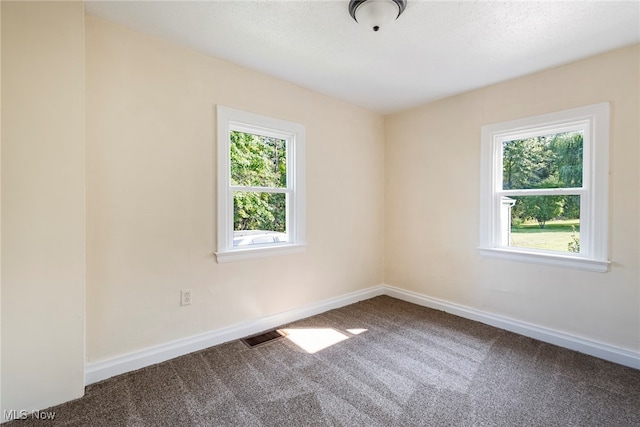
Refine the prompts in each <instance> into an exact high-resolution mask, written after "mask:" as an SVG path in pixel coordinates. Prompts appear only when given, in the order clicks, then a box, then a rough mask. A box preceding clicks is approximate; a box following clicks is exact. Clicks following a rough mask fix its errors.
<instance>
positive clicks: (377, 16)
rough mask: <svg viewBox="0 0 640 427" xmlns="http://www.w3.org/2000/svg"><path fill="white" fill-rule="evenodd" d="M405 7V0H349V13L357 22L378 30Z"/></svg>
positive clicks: (397, 15) (396, 17) (392, 19)
mask: <svg viewBox="0 0 640 427" xmlns="http://www.w3.org/2000/svg"><path fill="white" fill-rule="evenodd" d="M406 7H407V0H351V1H349V14H350V15H351V17H352V18H353V19H355V21H356V22H357V23H359V24H363V25H365V26H367V28H371V29H372V30H373V31H378V30H379V29H380V27H382V26H383V25H386V24H389V23H391V22H393V21H395V20H396V19H398V17H399V16H400V14H401V13H402V12H404V9H405V8H406Z"/></svg>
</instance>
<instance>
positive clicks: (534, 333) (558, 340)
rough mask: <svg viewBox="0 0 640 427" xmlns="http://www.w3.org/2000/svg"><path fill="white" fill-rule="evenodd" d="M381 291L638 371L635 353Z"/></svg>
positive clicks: (411, 294)
mask: <svg viewBox="0 0 640 427" xmlns="http://www.w3.org/2000/svg"><path fill="white" fill-rule="evenodd" d="M383 289H384V294H385V295H388V296H390V297H393V298H397V299H400V300H403V301H407V302H411V303H414V304H418V305H422V306H424V307H429V308H433V309H436V310H442V311H445V312H447V313H451V314H454V315H456V316H460V317H464V318H465V319H470V320H475V321H476V322H480V323H484V324H486V325H490V326H495V327H496V328H500V329H504V330H506V331H510V332H514V333H516V334H520V335H524V336H526V337H530V338H534V339H537V340H540V341H544V342H546V343H550V344H554V345H557V346H560V347H564V348H568V349H570V350H575V351H577V352H580V353H584V354H588V355H590V356H594V357H598V358H600V359H604V360H608V361H610V362H614V363H618V364H620V365H625V366H629V367H631V368H635V369H640V352H637V351H632V350H627V349H624V348H621V347H616V346H612V345H609V344H605V343H601V342H598V341H593V340H590V339H586V338H581V337H577V336H575V335H571V334H567V333H565V332H560V331H557V330H554V329H549V328H545V327H543V326H538V325H534V324H532V323H527V322H522V321H520V320H515V319H511V318H509V317H505V316H500V315H497V314H492V313H488V312H485V311H481V310H477V309H475V308H471V307H467V306H464V305H460V304H455V303H452V302H449V301H445V300H442V299H439V298H433V297H428V296H426V295H422V294H419V293H416V292H412V291H407V290H404V289H400V288H396V287H394V286H388V285H384V286H383Z"/></svg>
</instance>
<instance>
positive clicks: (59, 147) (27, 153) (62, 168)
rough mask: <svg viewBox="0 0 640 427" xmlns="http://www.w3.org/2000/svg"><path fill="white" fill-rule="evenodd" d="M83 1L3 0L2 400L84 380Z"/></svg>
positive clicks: (26, 401)
mask: <svg viewBox="0 0 640 427" xmlns="http://www.w3.org/2000/svg"><path fill="white" fill-rule="evenodd" d="M83 33H84V9H83V5H82V3H81V2H64V3H57V2H56V3H53V2H43V3H37V2H5V1H3V2H2V119H3V122H2V179H1V182H2V212H1V214H2V277H1V280H2V409H3V410H4V409H6V410H32V409H40V408H44V407H47V406H50V405H53V404H57V403H60V402H64V401H67V400H71V399H74V398H76V397H79V396H81V395H82V393H83V385H84V377H83V373H84V281H85V277H84V276H85V270H84V265H85V252H84V241H85V236H84V230H85V210H84V190H85V188H84V134H83V132H84V130H83V128H84V125H83V123H84V116H83V109H84V107H83V103H84V100H83V97H84V94H83V91H84V82H83V80H84V72H83V62H84V49H83Z"/></svg>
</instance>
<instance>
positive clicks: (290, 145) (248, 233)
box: [216, 106, 305, 262]
mask: <svg viewBox="0 0 640 427" xmlns="http://www.w3.org/2000/svg"><path fill="white" fill-rule="evenodd" d="M217 113H218V251H217V252H216V257H217V260H218V262H229V261H238V260H244V259H252V258H260V257H264V256H273V255H281V254H288V253H296V252H302V251H304V245H305V212H304V208H305V198H304V165H303V163H304V137H305V131H304V126H302V125H299V124H296V123H291V122H287V121H284V120H279V119H274V118H270V117H266V116H261V115H258V114H253V113H248V112H244V111H239V110H234V109H231V108H227V107H223V106H218V109H217Z"/></svg>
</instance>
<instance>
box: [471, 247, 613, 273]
mask: <svg viewBox="0 0 640 427" xmlns="http://www.w3.org/2000/svg"><path fill="white" fill-rule="evenodd" d="M478 251H479V252H480V254H482V255H484V256H486V257H491V258H501V259H508V260H511V261H520V262H526V263H529V264H541V265H549V266H553V267H564V268H573V269H575V270H586V271H594V272H597V273H606V272H607V271H609V264H611V263H610V262H609V261H602V260H599V259H591V258H584V257H580V256H570V255H564V254H550V253H548V252H546V251H540V252H536V251H535V249H529V250H526V249H520V248H513V249H505V248H478Z"/></svg>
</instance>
